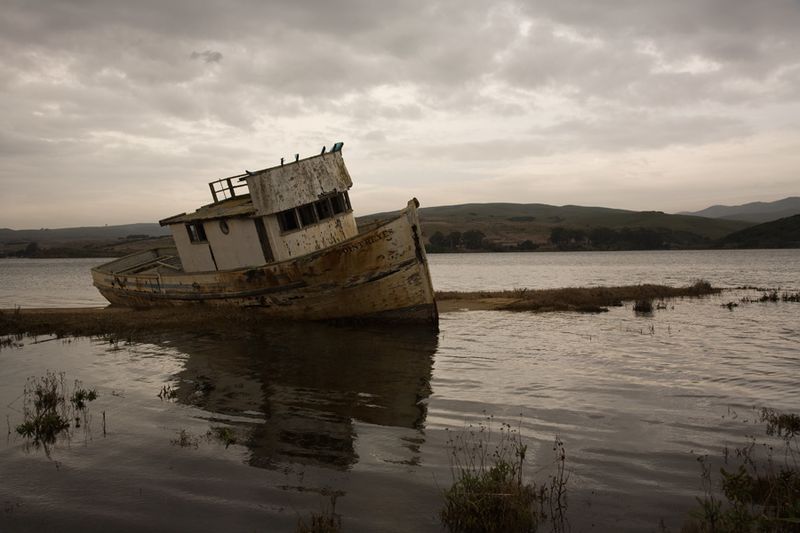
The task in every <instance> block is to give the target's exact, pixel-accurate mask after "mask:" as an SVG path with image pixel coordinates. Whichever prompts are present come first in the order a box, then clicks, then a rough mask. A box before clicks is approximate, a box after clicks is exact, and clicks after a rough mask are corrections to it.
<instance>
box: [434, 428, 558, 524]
mask: <svg viewBox="0 0 800 533" xmlns="http://www.w3.org/2000/svg"><path fill="white" fill-rule="evenodd" d="M495 439H496V442H495ZM448 446H449V448H450V467H451V472H452V475H453V484H452V486H450V488H448V489H446V490H445V491H444V499H445V503H444V508H443V509H442V511H441V512H440V514H439V516H440V519H441V521H442V524H443V525H444V526H445V527H446V528H447V529H448V530H449V531H451V532H454V533H455V532H458V533H481V532H482V533H492V532H505V531H519V532H533V531H536V530H537V528H538V527H539V525H540V524H541V523H542V522H544V521H547V520H550V521H551V522H552V526H553V530H555V531H563V530H564V523H565V520H564V512H565V511H566V506H567V493H566V485H567V479H568V475H567V473H566V469H565V463H566V453H565V450H564V444H563V442H561V441H560V440H559V439H558V438H556V440H555V445H554V447H553V450H554V451H555V452H556V461H555V463H556V473H555V474H553V475H552V476H551V477H550V478H549V479H548V480H547V481H545V482H543V483H541V484H539V485H538V486H537V484H535V483H534V482H533V481H529V480H528V479H527V478H526V475H525V470H526V459H527V455H528V446H527V445H526V444H524V443H523V440H522V436H521V434H520V432H519V429H518V428H513V427H512V426H511V425H509V424H502V425H501V427H500V431H499V433H498V435H497V436H496V435H495V434H494V433H493V431H492V428H491V418H490V419H489V421H488V423H486V424H481V425H479V426H478V427H477V428H476V427H473V426H470V427H469V428H467V429H466V430H465V431H462V432H460V433H458V434H455V435H451V436H450V437H449V439H448Z"/></svg>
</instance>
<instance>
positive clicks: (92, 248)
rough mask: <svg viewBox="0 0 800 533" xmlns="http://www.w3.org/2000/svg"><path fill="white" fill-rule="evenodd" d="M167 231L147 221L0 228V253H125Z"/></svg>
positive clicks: (89, 255) (109, 254)
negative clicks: (75, 226) (78, 225)
mask: <svg viewBox="0 0 800 533" xmlns="http://www.w3.org/2000/svg"><path fill="white" fill-rule="evenodd" d="M169 234H170V231H169V228H162V227H161V226H159V225H158V224H149V223H148V224H122V225H118V226H86V227H79V228H58V229H44V228H43V229H24V230H13V229H8V228H0V257H2V256H4V255H16V254H19V253H23V252H24V254H25V255H28V256H32V257H110V256H117V255H124V254H125V253H128V252H129V251H133V250H136V249H139V248H141V247H142V245H143V243H145V242H149V241H152V240H153V239H160V238H163V237H165V236H168V235H169ZM26 250H27V252H25V251H26Z"/></svg>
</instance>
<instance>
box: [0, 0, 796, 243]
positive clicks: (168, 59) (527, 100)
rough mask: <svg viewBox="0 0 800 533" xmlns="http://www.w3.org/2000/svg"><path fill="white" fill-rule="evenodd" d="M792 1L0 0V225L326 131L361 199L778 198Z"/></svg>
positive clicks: (165, 197)
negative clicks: (341, 147) (339, 144)
mask: <svg viewBox="0 0 800 533" xmlns="http://www.w3.org/2000/svg"><path fill="white" fill-rule="evenodd" d="M798 27H800V4H798V3H797V1H796V0H774V1H772V0H770V1H768V2H750V1H746V0H698V1H689V0H682V1H676V2H663V1H649V0H635V1H634V0H630V1H622V2H620V1H614V2H609V1H600V0H591V1H590V0H576V1H571V2H558V1H555V0H553V1H546V0H542V1H526V2H492V1H476V0H466V1H460V2H455V1H424V2H423V1H413V0H412V1H409V2H402V3H399V2H374V1H366V0H346V1H342V2H336V3H331V2H318V1H297V0H293V1H271V2H257V1H254V0H253V1H249V0H240V1H224V2H223V1H213V0H205V1H196V0H191V1H189V0H177V1H172V2H169V3H166V4H164V3H162V2H155V1H149V0H143V1H141V2H123V1H113V0H106V1H101V0H97V1H85V0H84V1H77V0H75V1H69V0H64V1H60V2H56V3H53V2H44V1H36V0H27V1H14V0H6V1H4V2H3V16H2V17H0V54H2V57H3V58H4V60H3V61H2V62H0V91H2V98H0V116H2V118H3V120H2V121H0V163H1V164H0V180H1V181H2V184H3V193H2V195H1V196H0V227H3V226H5V227H13V228H24V227H56V226H68V225H88V224H106V223H108V224H114V223H124V222H134V221H136V222H139V221H149V220H156V219H158V218H163V217H165V216H167V215H170V214H173V213H177V212H180V211H185V210H188V209H192V208H194V207H196V206H197V205H198V204H200V203H206V202H208V201H209V198H208V197H207V196H208V195H207V189H206V187H205V183H206V182H207V181H210V180H212V179H216V178H218V177H223V176H227V175H232V174H237V173H239V172H241V171H242V170H243V169H244V168H251V169H252V168H262V167H265V166H269V165H272V164H274V163H275V162H276V161H278V160H279V159H280V157H284V156H286V157H291V156H293V154H295V153H298V152H299V153H300V154H302V155H311V154H313V153H316V152H318V151H319V149H320V148H321V146H322V145H324V144H328V145H330V144H331V143H332V142H333V141H337V140H342V141H345V152H346V154H345V155H346V158H347V161H348V165H349V167H350V170H351V173H352V174H353V176H354V180H355V184H356V186H355V188H354V190H353V191H352V197H353V202H354V204H355V207H356V210H357V212H358V213H359V214H365V213H368V212H373V211H384V210H391V209H396V208H399V207H401V206H402V205H404V203H405V201H406V200H407V199H408V198H409V197H411V196H417V197H419V198H420V200H421V201H422V203H423V205H437V204H451V203H460V202H468V201H469V202H481V201H518V202H542V203H555V204H567V203H570V204H584V205H608V206H613V207H622V208H630V209H660V210H665V211H671V210H681V209H696V208H702V207H705V206H706V205H710V204H712V203H726V202H731V203H738V202H740V201H750V200H759V199H767V200H769V199H775V198H778V197H781V196H787V195H790V194H797V193H798V191H797V183H798V178H799V176H798V169H800V156H799V155H797V154H800V121H798V120H797V117H800V57H799V56H798V55H797V53H796V50H798V49H800V32H798V31H797V28H798Z"/></svg>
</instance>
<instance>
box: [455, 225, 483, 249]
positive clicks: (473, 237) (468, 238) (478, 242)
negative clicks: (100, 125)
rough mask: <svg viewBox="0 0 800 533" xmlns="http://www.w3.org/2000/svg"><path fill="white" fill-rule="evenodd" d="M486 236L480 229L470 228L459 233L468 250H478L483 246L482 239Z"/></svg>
mask: <svg viewBox="0 0 800 533" xmlns="http://www.w3.org/2000/svg"><path fill="white" fill-rule="evenodd" d="M485 238H486V235H484V233H483V232H482V231H479V230H476V229H471V230H469V231H465V232H464V233H463V234H462V235H461V240H462V242H463V243H464V246H465V247H466V248H467V249H469V250H479V249H480V248H482V247H483V239H485Z"/></svg>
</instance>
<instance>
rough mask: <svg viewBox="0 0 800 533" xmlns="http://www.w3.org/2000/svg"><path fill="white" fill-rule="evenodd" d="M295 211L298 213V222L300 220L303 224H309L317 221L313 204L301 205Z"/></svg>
mask: <svg viewBox="0 0 800 533" xmlns="http://www.w3.org/2000/svg"><path fill="white" fill-rule="evenodd" d="M297 212H298V213H299V214H300V222H302V224H303V226H310V225H311V224H314V223H316V222H317V213H316V211H315V210H314V204H306V205H301V206H300V207H298V208H297Z"/></svg>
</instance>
